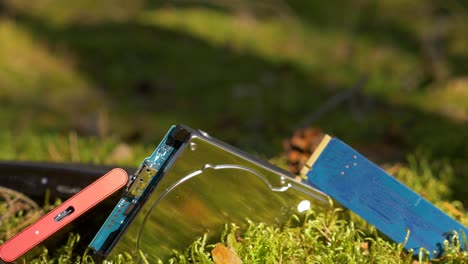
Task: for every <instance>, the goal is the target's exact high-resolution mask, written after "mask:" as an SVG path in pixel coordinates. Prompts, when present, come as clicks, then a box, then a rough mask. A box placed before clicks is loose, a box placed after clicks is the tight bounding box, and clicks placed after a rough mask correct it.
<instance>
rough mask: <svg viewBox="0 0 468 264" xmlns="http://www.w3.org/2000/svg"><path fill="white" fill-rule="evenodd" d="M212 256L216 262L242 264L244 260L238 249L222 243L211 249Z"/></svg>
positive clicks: (216, 263)
mask: <svg viewBox="0 0 468 264" xmlns="http://www.w3.org/2000/svg"><path fill="white" fill-rule="evenodd" d="M211 256H212V257H213V261H214V263H215V264H242V260H241V259H240V258H239V256H237V253H236V251H235V250H234V249H233V248H227V247H226V246H224V245H223V244H221V243H218V244H216V246H215V248H214V249H213V250H212V251H211Z"/></svg>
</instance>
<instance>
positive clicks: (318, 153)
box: [300, 135, 332, 179]
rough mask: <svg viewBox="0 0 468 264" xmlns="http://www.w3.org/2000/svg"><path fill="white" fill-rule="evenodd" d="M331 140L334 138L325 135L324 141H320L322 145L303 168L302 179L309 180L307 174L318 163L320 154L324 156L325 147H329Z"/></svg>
mask: <svg viewBox="0 0 468 264" xmlns="http://www.w3.org/2000/svg"><path fill="white" fill-rule="evenodd" d="M331 139H332V137H330V136H329V135H325V136H324V137H323V138H322V141H320V143H319V145H318V146H317V148H316V149H315V151H314V153H312V155H311V156H310V158H309V160H307V162H306V163H305V164H304V167H303V168H302V170H301V173H300V177H301V178H303V179H307V173H308V172H309V170H310V169H311V168H312V166H313V165H314V163H315V162H316V161H317V159H318V157H319V156H320V154H322V152H323V150H324V149H325V147H327V145H328V143H329V142H330V140H331Z"/></svg>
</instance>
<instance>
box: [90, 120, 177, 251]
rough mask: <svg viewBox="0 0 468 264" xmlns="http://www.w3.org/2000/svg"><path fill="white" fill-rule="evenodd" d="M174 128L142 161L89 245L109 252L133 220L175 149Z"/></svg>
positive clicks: (96, 249) (97, 249)
mask: <svg viewBox="0 0 468 264" xmlns="http://www.w3.org/2000/svg"><path fill="white" fill-rule="evenodd" d="M173 129H174V127H171V129H170V130H169V132H168V133H167V134H166V136H165V137H164V139H163V140H162V141H161V143H160V144H159V146H158V147H157V148H156V150H155V151H154V152H153V154H152V155H151V156H150V157H148V158H146V159H145V160H144V161H143V162H142V163H141V165H140V167H139V169H138V170H137V172H136V173H135V174H134V175H133V176H132V177H131V179H130V183H129V184H128V186H127V190H126V192H125V194H124V195H123V196H122V198H121V199H120V201H119V202H118V204H117V205H116V206H115V208H114V209H113V210H112V213H111V214H110V215H109V216H108V218H107V220H106V221H105V222H104V224H103V225H102V227H101V229H100V230H99V232H98V233H97V234H96V236H95V237H94V239H93V240H92V241H91V243H90V244H89V247H90V248H91V249H92V250H94V251H95V252H98V253H101V254H106V253H107V251H108V248H107V247H108V246H109V245H111V244H113V242H114V241H113V240H114V239H115V238H116V237H117V235H118V234H119V232H120V231H121V230H122V228H123V227H124V226H125V225H126V224H127V223H128V222H129V221H130V220H131V218H132V211H133V209H134V208H135V207H136V205H138V203H139V201H140V199H141V198H142V197H143V196H145V194H146V193H147V190H148V189H149V187H151V186H153V185H154V184H157V181H158V179H159V177H158V175H160V172H161V171H162V170H163V169H164V166H165V164H166V163H167V160H168V159H169V158H170V156H171V155H172V153H173V152H174V150H175V149H174V147H173V146H171V145H170V144H169V142H168V137H169V135H170V133H171V131H172V130H173Z"/></svg>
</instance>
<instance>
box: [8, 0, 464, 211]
mask: <svg viewBox="0 0 468 264" xmlns="http://www.w3.org/2000/svg"><path fill="white" fill-rule="evenodd" d="M466 25H468V2H466V1H458V0H448V1H435V0H432V1H409V0H383V1H370V0H354V1H337V0H333V1H321V2H313V1H305V0H294V1H282V0H259V1H247V0H237V1H233V0H220V1H210V0H200V1H197V0H176V1H149V0H147V1H145V0H134V1H125V0H112V1H111V0H102V1H98V2H96V1H91V0H81V1H72V2H69V1H66V2H64V1H59V0H36V1H33V2H31V1H27V0H3V1H0V146H1V147H0V159H17V160H41V161H46V160H47V161H73V162H91V163H107V164H117V165H127V166H136V165H137V164H139V162H140V161H141V160H142V159H143V158H144V157H145V156H148V155H149V153H151V151H152V150H153V149H154V147H155V146H156V144H157V143H158V142H159V140H160V139H161V138H162V136H163V135H164V133H165V132H166V130H167V129H168V128H169V126H170V125H171V124H176V123H184V124H187V125H189V126H192V127H195V128H200V129H203V130H205V131H207V132H209V133H211V134H212V135H214V136H215V137H217V138H219V139H222V140H225V141H227V142H229V143H231V144H233V145H234V146H236V147H239V148H241V149H244V150H246V151H248V152H252V153H255V154H257V155H260V156H262V157H267V158H271V157H278V156H279V155H280V153H282V149H281V147H282V141H283V140H284V139H285V138H288V137H290V136H291V135H292V134H293V132H294V130H295V129H296V128H298V127H300V126H311V127H316V128H320V129H321V130H323V131H325V132H326V133H329V134H332V135H335V136H337V137H339V138H341V139H342V140H344V141H345V142H347V143H349V144H350V145H352V146H353V147H356V148H357V149H358V150H360V151H362V152H364V153H365V154H366V155H369V156H370V157H371V158H372V159H373V160H376V161H378V162H379V164H383V163H391V164H394V163H395V162H405V161H407V159H406V157H408V156H410V157H411V158H410V159H409V160H408V161H409V164H410V167H411V164H413V165H414V164H419V163H418V162H416V161H414V157H418V158H417V159H418V160H423V162H422V163H423V164H424V166H420V167H421V168H422V169H414V171H413V174H414V175H416V176H417V175H429V176H428V177H429V178H431V179H432V178H434V181H432V180H430V179H426V178H424V179H423V180H422V181H426V182H427V181H428V182H435V183H434V184H433V185H431V184H429V185H423V186H429V187H431V188H434V189H437V188H438V187H437V186H439V185H440V186H444V188H445V185H443V184H442V185H441V184H439V183H440V181H442V182H443V183H444V184H448V186H447V188H449V189H450V190H453V191H450V192H448V191H447V192H445V191H444V193H450V195H446V196H444V197H443V199H444V200H461V201H462V202H463V203H464V204H465V205H467V204H468V189H466V186H467V184H468V164H467V161H468V122H467V121H468V63H467V62H468V34H467V33H466V32H467V31H466ZM364 76H367V77H368V82H367V83H366V84H365V85H363V86H362V89H357V90H355V91H354V92H353V93H352V94H351V95H349V94H350V93H349V91H350V89H351V87H353V85H354V84H355V83H356V82H357V81H358V80H360V79H362V78H363V77H364ZM341 97H343V98H345V99H344V100H342V102H341V103H339V104H335V105H333V107H328V106H329V104H327V103H326V102H334V101H335V102H336V101H337V100H338V98H341ZM330 100H331V101H330ZM325 110H327V111H325ZM441 164H449V165H448V166H449V168H450V171H451V173H452V172H453V175H454V177H453V179H451V180H450V181H445V180H444V179H441V178H443V176H440V175H442V174H443V173H441V174H432V173H430V171H431V169H430V168H433V167H436V170H435V171H438V170H437V168H439V169H440V168H446V167H445V165H441ZM414 166H416V167H418V166H417V165H414ZM414 166H413V167H414ZM411 168H412V167H411ZM418 168H419V167H418ZM417 170H419V171H420V173H417V172H416V171H417ZM403 181H405V180H404V179H403ZM410 186H411V187H413V188H416V189H418V187H417V184H410ZM417 191H419V192H424V191H428V190H427V189H425V188H422V187H421V188H419V189H418V190H417ZM428 192H429V194H428V196H426V198H428V199H429V200H431V201H432V200H433V199H436V200H437V199H438V198H433V199H431V197H430V196H431V195H430V193H431V192H430V191H428ZM435 192H437V191H435ZM439 202H440V203H441V201H439ZM460 210H461V209H460ZM465 219H466V218H465Z"/></svg>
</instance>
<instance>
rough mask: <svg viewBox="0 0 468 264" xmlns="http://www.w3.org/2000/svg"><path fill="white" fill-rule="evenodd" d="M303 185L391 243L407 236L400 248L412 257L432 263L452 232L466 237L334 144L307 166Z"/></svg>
mask: <svg viewBox="0 0 468 264" xmlns="http://www.w3.org/2000/svg"><path fill="white" fill-rule="evenodd" d="M307 179H308V181H309V184H312V185H314V186H316V187H317V188H319V189H320V190H322V191H323V192H325V193H327V194H329V195H330V196H331V197H333V198H334V199H336V200H337V201H338V202H340V203H341V204H342V205H344V206H345V207H347V208H348V209H350V210H352V211H354V212H355V213H356V214H358V215H359V216H361V217H362V218H364V219H365V220H366V221H367V222H369V223H371V224H373V225H375V227H376V228H377V229H378V230H380V231H381V232H382V233H384V234H386V235H387V236H388V237H390V238H391V239H393V240H394V241H395V242H397V243H403V242H404V241H405V238H406V235H407V233H408V231H409V237H408V240H407V241H406V244H405V248H406V249H414V253H415V254H417V253H418V252H419V250H420V249H421V248H425V249H426V250H428V251H429V253H430V254H431V257H435V256H438V255H440V254H442V253H443V252H442V251H443V245H444V240H448V241H450V236H451V234H453V231H456V232H458V233H459V234H460V231H462V232H464V233H465V234H468V229H467V228H466V227H464V226H463V225H462V224H460V223H458V222H457V221H455V220H454V219H453V218H451V217H449V216H448V215H447V214H445V213H444V212H442V211H441V210H439V209H438V208H436V207H435V206H434V205H433V204H431V203H430V202H429V201H427V200H426V199H424V198H423V197H421V196H420V195H418V194H417V193H415V192H414V191H412V190H411V189H409V188H408V187H406V186H405V185H403V184H402V183H400V182H399V181H398V180H396V179H395V178H394V177H392V176H391V175H389V174H388V173H386V172H385V171H384V170H382V169H380V168H379V167H378V166H377V165H375V164H374V163H372V162H371V161H369V160H367V159H366V158H364V157H363V156H362V155H360V154H359V153H358V152H356V151H355V150H354V149H352V148H351V147H349V146H348V145H346V144H345V143H343V142H342V141H340V140H338V139H336V138H334V139H331V140H330V142H329V143H328V144H327V146H326V147H325V148H324V149H323V151H322V153H321V154H320V156H318V158H317V160H316V161H315V162H314V164H312V166H311V169H310V170H309V171H308V172H307ZM460 240H462V239H460ZM461 242H462V243H461V244H462V247H463V241H461ZM434 252H435V254H434Z"/></svg>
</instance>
